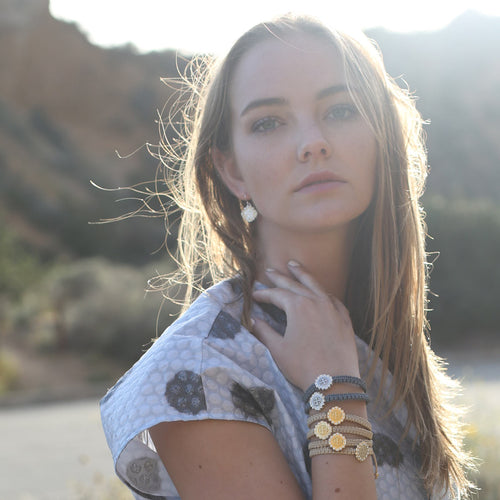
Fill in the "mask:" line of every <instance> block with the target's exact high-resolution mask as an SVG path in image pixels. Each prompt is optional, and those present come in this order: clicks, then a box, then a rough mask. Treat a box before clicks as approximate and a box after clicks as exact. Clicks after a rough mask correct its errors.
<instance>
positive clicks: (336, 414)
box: [307, 406, 372, 431]
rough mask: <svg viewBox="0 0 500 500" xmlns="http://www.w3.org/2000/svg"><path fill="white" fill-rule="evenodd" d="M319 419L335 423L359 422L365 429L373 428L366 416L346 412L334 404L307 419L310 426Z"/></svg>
mask: <svg viewBox="0 0 500 500" xmlns="http://www.w3.org/2000/svg"><path fill="white" fill-rule="evenodd" d="M319 420H328V422H330V423H332V424H333V425H340V424H341V423H343V422H354V423H355V424H359V425H361V426H362V427H364V428H365V429H368V430H369V431H371V430H372V426H371V424H370V422H369V421H368V420H366V418H363V417H360V416H358V415H351V414H346V413H345V412H344V410H343V409H342V408H340V406H333V407H332V408H330V409H329V410H328V411H325V412H321V413H316V414H315V415H311V416H310V417H309V418H308V419H307V425H308V427H311V425H312V424H314V423H316V422H318V421H319Z"/></svg>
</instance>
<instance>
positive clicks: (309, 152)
mask: <svg viewBox="0 0 500 500" xmlns="http://www.w3.org/2000/svg"><path fill="white" fill-rule="evenodd" d="M331 152H332V151H331V146H330V143H329V142H328V141H327V139H326V138H325V136H324V134H323V132H322V131H321V129H320V128H319V127H318V126H316V125H315V126H313V127H309V128H308V129H307V130H306V131H305V132H304V133H303V134H302V137H301V140H300V141H299V146H298V150H297V155H298V158H299V161H301V162H307V161H310V160H312V159H318V160H319V159H324V158H328V157H329V156H330V154H331Z"/></svg>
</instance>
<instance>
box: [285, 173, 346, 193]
mask: <svg viewBox="0 0 500 500" xmlns="http://www.w3.org/2000/svg"><path fill="white" fill-rule="evenodd" d="M343 183H345V180H344V179H341V178H340V177H339V176H337V175H336V174H334V173H333V172H317V173H314V174H310V175H308V176H307V177H305V178H304V179H302V181H301V182H300V184H299V185H298V187H297V189H296V190H295V192H297V191H301V190H304V189H306V188H314V187H315V186H322V185H325V187H328V186H333V185H336V184H343Z"/></svg>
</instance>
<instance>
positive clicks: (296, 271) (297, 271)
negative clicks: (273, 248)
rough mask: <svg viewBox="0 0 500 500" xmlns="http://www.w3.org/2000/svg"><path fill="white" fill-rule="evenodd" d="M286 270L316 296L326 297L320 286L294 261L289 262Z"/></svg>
mask: <svg viewBox="0 0 500 500" xmlns="http://www.w3.org/2000/svg"><path fill="white" fill-rule="evenodd" d="M288 269H290V272H291V273H292V274H293V276H294V277H295V278H297V280H298V281H299V282H300V283H302V284H303V285H304V286H305V287H307V288H308V289H309V290H311V291H312V292H313V293H315V294H316V295H322V296H324V295H327V294H326V292H325V291H324V290H323V288H322V286H321V285H320V284H319V283H318V282H317V281H316V280H315V279H314V278H313V276H312V275H311V274H309V273H308V272H307V271H306V270H305V269H304V267H303V266H302V265H301V264H299V263H298V262H296V261H295V260H290V261H289V262H288Z"/></svg>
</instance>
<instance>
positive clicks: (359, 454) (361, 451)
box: [309, 441, 378, 479]
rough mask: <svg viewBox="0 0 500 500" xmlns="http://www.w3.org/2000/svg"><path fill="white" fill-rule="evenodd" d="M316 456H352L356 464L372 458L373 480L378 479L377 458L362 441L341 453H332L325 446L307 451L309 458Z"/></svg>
mask: <svg viewBox="0 0 500 500" xmlns="http://www.w3.org/2000/svg"><path fill="white" fill-rule="evenodd" d="M317 455H354V456H355V457H356V460H357V461H358V462H364V461H365V460H366V459H367V458H368V457H369V456H371V458H372V462H373V465H374V467H375V472H374V475H375V479H377V478H378V464H377V457H376V455H375V453H374V451H373V446H372V444H371V443H370V442H368V441H363V442H361V443H359V444H358V445H357V446H356V447H355V448H354V447H348V448H344V449H343V450H341V451H334V450H332V449H331V448H329V447H327V446H325V447H323V448H315V449H313V450H310V451H309V457H310V458H312V457H315V456H317Z"/></svg>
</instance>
